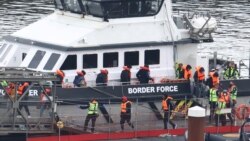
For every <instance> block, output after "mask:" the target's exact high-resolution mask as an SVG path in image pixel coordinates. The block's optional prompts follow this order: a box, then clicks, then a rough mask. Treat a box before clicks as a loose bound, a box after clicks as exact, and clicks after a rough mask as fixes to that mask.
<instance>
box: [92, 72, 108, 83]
mask: <svg viewBox="0 0 250 141" xmlns="http://www.w3.org/2000/svg"><path fill="white" fill-rule="evenodd" d="M95 82H96V86H107V74H104V73H99V74H98V75H97V77H96V81H95Z"/></svg>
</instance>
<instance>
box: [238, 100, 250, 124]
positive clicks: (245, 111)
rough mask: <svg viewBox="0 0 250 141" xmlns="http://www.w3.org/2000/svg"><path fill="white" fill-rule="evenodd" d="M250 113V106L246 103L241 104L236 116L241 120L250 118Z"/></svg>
mask: <svg viewBox="0 0 250 141" xmlns="http://www.w3.org/2000/svg"><path fill="white" fill-rule="evenodd" d="M249 115H250V107H248V106H247V105H245V104H241V105H239V106H238V107H237V108H236V117H237V118H238V119H240V120H244V119H246V118H248V117H249Z"/></svg>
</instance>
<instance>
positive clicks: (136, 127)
mask: <svg viewBox="0 0 250 141" xmlns="http://www.w3.org/2000/svg"><path fill="white" fill-rule="evenodd" d="M135 108H136V109H135V111H136V112H135V115H136V117H135V138H137V130H138V98H137V99H136V107H135Z"/></svg>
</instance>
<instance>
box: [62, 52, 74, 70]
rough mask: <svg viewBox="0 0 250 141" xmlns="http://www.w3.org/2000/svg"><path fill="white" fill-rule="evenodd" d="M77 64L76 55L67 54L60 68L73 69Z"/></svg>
mask: <svg viewBox="0 0 250 141" xmlns="http://www.w3.org/2000/svg"><path fill="white" fill-rule="evenodd" d="M76 66H77V59H76V55H68V56H67V58H66V59H65V61H64V62H63V64H62V66H61V68H60V69H61V70H75V69H76Z"/></svg>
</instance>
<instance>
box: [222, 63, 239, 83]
mask: <svg viewBox="0 0 250 141" xmlns="http://www.w3.org/2000/svg"><path fill="white" fill-rule="evenodd" d="M223 77H224V79H226V80H229V79H238V78H239V72H238V70H237V68H236V64H234V62H230V63H229V64H228V67H227V68H226V70H225V72H224V74H223Z"/></svg>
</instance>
